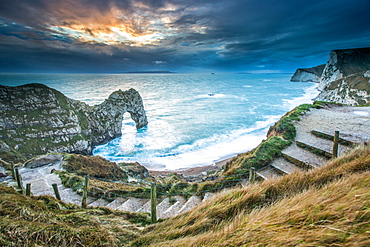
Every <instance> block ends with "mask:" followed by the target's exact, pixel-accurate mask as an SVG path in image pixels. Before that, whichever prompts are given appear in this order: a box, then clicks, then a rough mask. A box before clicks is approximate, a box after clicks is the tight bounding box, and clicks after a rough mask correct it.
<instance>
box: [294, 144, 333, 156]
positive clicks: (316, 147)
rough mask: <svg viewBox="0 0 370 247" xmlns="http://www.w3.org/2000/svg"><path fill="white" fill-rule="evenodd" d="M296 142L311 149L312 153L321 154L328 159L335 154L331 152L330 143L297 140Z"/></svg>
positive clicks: (305, 148)
mask: <svg viewBox="0 0 370 247" xmlns="http://www.w3.org/2000/svg"><path fill="white" fill-rule="evenodd" d="M296 144H297V146H298V147H300V148H302V149H304V150H307V151H310V152H311V153H313V154H315V155H318V156H321V157H323V158H326V159H331V158H332V157H333V154H332V153H331V150H330V149H331V147H330V146H328V145H320V144H317V143H315V144H314V143H307V142H301V141H298V140H297V141H296Z"/></svg>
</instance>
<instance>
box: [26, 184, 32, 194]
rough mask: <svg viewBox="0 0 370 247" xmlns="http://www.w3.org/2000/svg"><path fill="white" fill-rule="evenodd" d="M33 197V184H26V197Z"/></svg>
mask: <svg viewBox="0 0 370 247" xmlns="http://www.w3.org/2000/svg"><path fill="white" fill-rule="evenodd" d="M30 195H31V184H26V196H30Z"/></svg>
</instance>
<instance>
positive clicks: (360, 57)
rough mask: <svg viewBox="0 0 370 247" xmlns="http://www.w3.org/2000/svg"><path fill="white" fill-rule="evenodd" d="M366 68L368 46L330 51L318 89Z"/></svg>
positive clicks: (369, 61)
mask: <svg viewBox="0 0 370 247" xmlns="http://www.w3.org/2000/svg"><path fill="white" fill-rule="evenodd" d="M367 70H370V47H367V48H358V49H345V50H334V51H331V52H330V56H329V61H328V62H327V63H326V65H325V68H324V71H323V73H322V76H321V78H320V84H319V89H320V90H323V89H324V88H325V87H326V86H327V85H329V84H330V82H333V81H336V80H338V79H341V78H344V77H346V76H349V75H352V74H355V73H360V72H365V71H367Z"/></svg>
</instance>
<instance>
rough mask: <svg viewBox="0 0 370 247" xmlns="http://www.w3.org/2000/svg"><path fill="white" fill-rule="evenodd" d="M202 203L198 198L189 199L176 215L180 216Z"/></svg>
mask: <svg viewBox="0 0 370 247" xmlns="http://www.w3.org/2000/svg"><path fill="white" fill-rule="evenodd" d="M201 202H202V198H201V197H200V196H192V197H190V198H189V199H188V200H187V201H186V203H185V204H184V206H182V208H181V209H180V210H179V211H178V212H177V214H182V213H185V212H188V211H190V210H192V209H193V208H195V207H196V206H198V205H199V204H200V203H201Z"/></svg>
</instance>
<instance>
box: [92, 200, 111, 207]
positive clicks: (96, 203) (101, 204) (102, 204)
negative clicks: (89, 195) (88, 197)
mask: <svg viewBox="0 0 370 247" xmlns="http://www.w3.org/2000/svg"><path fill="white" fill-rule="evenodd" d="M108 204H109V202H107V201H106V200H104V199H103V198H100V199H98V200H96V201H93V202H91V203H90V204H89V207H106V206H107V205H108Z"/></svg>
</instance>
